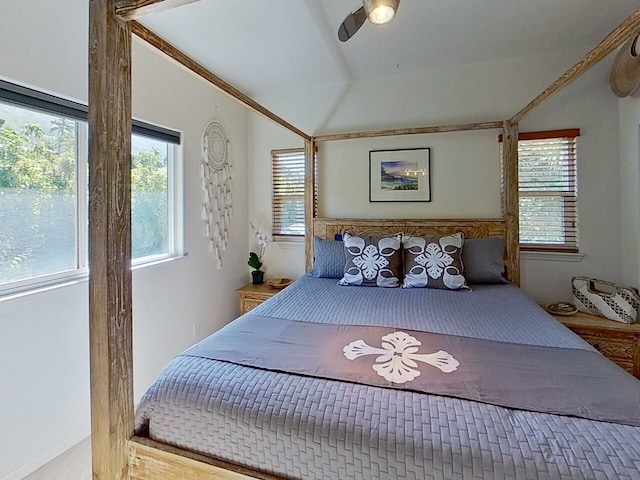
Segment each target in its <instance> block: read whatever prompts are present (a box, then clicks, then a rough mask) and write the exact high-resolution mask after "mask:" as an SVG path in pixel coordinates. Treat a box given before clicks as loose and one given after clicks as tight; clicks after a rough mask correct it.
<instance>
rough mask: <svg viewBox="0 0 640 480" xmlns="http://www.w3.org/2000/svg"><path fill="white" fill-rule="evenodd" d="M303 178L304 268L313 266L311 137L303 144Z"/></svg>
mask: <svg viewBox="0 0 640 480" xmlns="http://www.w3.org/2000/svg"><path fill="white" fill-rule="evenodd" d="M304 155H305V169H304V171H305V177H304V222H305V236H304V241H305V243H306V245H305V247H306V248H305V252H306V257H305V268H306V270H307V271H308V270H310V269H311V267H312V265H313V219H314V218H315V217H316V215H317V213H318V212H316V202H315V199H316V193H317V192H316V162H315V158H316V142H315V141H314V139H313V137H311V139H309V140H305V142H304Z"/></svg>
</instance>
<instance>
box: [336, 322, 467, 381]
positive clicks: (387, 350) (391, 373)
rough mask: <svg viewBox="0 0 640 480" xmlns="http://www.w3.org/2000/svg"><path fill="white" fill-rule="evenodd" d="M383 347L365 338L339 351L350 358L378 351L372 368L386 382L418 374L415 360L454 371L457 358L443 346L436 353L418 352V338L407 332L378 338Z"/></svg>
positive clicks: (410, 377) (458, 363)
mask: <svg viewBox="0 0 640 480" xmlns="http://www.w3.org/2000/svg"><path fill="white" fill-rule="evenodd" d="M381 340H382V344H381V345H382V348H376V347H371V346H369V345H367V344H366V343H365V342H364V340H356V341H354V342H351V343H350V344H349V345H347V346H346V347H344V348H343V349H342V351H343V352H344V356H345V357H347V358H348V359H349V360H355V359H356V358H359V357H362V356H364V355H378V357H377V358H376V359H375V361H376V362H377V365H372V368H373V369H374V370H375V371H376V372H377V373H378V375H380V376H381V377H384V379H385V380H387V381H388V382H393V383H406V382H411V381H413V380H414V379H415V378H416V377H418V376H420V370H418V369H417V368H418V364H417V363H416V362H423V363H427V364H429V365H432V366H434V367H436V368H438V369H439V370H441V371H442V372H444V373H451V372H453V371H455V370H456V369H457V368H458V367H459V366H460V362H459V361H458V360H456V359H455V358H453V356H452V355H451V354H449V353H447V352H445V351H444V350H439V351H437V352H435V353H428V354H420V353H417V352H418V347H419V346H420V345H421V343H420V341H419V340H417V339H416V338H415V337H412V336H411V335H409V334H408V333H406V332H400V331H397V332H393V333H390V334H388V335H385V336H384V337H382V338H381Z"/></svg>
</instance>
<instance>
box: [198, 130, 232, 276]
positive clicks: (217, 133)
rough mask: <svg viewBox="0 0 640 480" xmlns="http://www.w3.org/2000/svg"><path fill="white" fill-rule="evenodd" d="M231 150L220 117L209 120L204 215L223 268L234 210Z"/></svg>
mask: <svg viewBox="0 0 640 480" xmlns="http://www.w3.org/2000/svg"><path fill="white" fill-rule="evenodd" d="M230 150H231V142H230V141H229V136H228V135H227V131H226V130H225V128H224V127H223V126H222V124H221V123H220V121H219V120H213V121H211V122H209V124H208V125H207V126H206V128H205V129H204V134H203V135H202V166H201V170H202V219H203V220H204V222H205V228H204V231H205V236H206V237H207V238H208V239H209V251H210V252H211V253H212V254H213V256H214V258H215V259H216V268H217V269H218V270H220V269H221V268H222V251H223V250H225V249H226V248H227V241H228V239H229V225H230V223H231V214H232V204H231V186H232V168H231V167H232V165H231V155H230Z"/></svg>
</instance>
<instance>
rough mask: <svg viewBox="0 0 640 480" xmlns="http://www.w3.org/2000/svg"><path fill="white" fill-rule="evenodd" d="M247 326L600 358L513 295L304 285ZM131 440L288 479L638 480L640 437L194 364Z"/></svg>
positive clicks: (145, 403)
mask: <svg viewBox="0 0 640 480" xmlns="http://www.w3.org/2000/svg"><path fill="white" fill-rule="evenodd" d="M251 314H256V315H261V316H265V317H280V318H288V319H292V320H295V319H300V318H303V319H305V320H313V321H318V322H325V323H344V322H347V323H359V324H365V325H367V324H368V325H383V326H396V327H401V328H411V329H414V330H430V331H435V332H440V333H448V334H453V335H461V336H470V337H478V338H486V339H494V340H500V341H506V342H519V343H525V344H532V345H547V346H564V347H571V348H579V349H591V347H590V346H589V345H588V344H586V343H585V342H583V341H582V340H581V339H580V338H579V337H577V336H576V335H574V334H573V333H571V332H570V331H569V330H567V329H565V328H564V327H562V326H561V325H560V324H559V323H558V322H556V321H555V320H553V319H552V318H551V317H550V316H548V315H547V314H546V313H545V312H544V311H543V310H542V309H540V308H539V307H538V306H537V305H535V303H534V302H533V301H532V300H531V299H529V298H528V297H526V296H525V295H524V294H523V293H522V292H521V291H520V290H519V289H517V288H516V287H514V286H511V285H496V286H474V291H473V292H451V291H444V290H431V289H411V290H401V289H380V288H367V287H338V286H336V285H335V280H331V279H317V278H311V277H303V278H301V279H300V280H298V281H297V282H295V283H294V284H293V285H292V286H290V287H288V288H286V289H285V290H284V291H282V292H281V293H280V294H278V295H276V296H275V297H273V298H272V299H270V300H269V301H267V302H265V303H263V304H262V305H261V306H259V307H257V308H256V309H255V310H253V311H252V312H251ZM247 348H250V346H247ZM136 431H137V433H138V434H143V435H148V436H149V437H151V438H153V439H155V440H158V441H161V442H165V443H170V444H173V445H176V446H178V447H182V448H186V449H190V450H194V451H197V452H200V453H205V454H209V455H212V456H215V457H218V458H221V459H225V460H228V461H231V462H233V463H238V464H244V465H248V466H250V467H253V468H256V469H259V470H263V471H266V472H272V473H275V474H279V475H282V476H285V477H290V478H301V479H302V478H304V479H307V478H325V479H370V478H372V479H373V478H384V479H396V478H425V479H431V478H434V479H441V478H442V479H445V478H447V479H459V478H465V479H466V478H486V479H494V478H496V479H499V478H518V479H520V478H523V479H525V478H526V479H544V478H549V479H556V478H566V479H574V478H575V479H580V478H610V479H618V478H629V479H631V478H640V428H638V427H631V426H626V425H618V424H612V423H606V422H598V421H593V420H585V419H580V418H575V417H568V416H561V415H551V414H543V413H535V412H525V411H520V410H513V409H508V408H504V407H498V406H494V405H489V404H484V403H477V402H473V401H469V400H461V399H456V398H450V397H442V396H437V395H428V394H419V393H414V392H407V391H402V390H393V389H385V388H380V387H372V386H367V385H358V384H349V383H346V382H340V381H335V380H324V379H318V378H310V377H303V376H297V375H290V374H284V373H278V372H273V371H267V370H260V369H256V368H251V367H244V366H240V365H235V364H233V363H227V362H222V361H217V360H208V359H203V358H196V357H189V356H178V357H176V358H175V359H174V360H173V361H172V362H170V363H169V364H168V365H167V366H166V367H165V369H164V370H163V372H162V373H161V375H160V377H159V378H158V380H157V381H156V382H155V383H154V385H153V386H152V387H151V388H150V389H149V391H148V392H147V393H146V394H145V395H144V397H143V399H142V401H141V403H140V405H139V406H138V408H137V412H136Z"/></svg>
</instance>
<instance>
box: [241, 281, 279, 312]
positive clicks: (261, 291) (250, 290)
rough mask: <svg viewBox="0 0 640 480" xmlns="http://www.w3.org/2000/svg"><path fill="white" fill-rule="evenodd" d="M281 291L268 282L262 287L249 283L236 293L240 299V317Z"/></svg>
mask: <svg viewBox="0 0 640 480" xmlns="http://www.w3.org/2000/svg"><path fill="white" fill-rule="evenodd" d="M279 291H280V290H278V289H277V288H273V287H272V286H271V285H269V284H268V283H266V282H265V283H261V284H260V285H254V284H253V283H248V284H247V285H245V286H244V287H242V288H239V289H238V290H236V292H237V293H238V297H239V298H240V315H244V314H245V313H247V312H248V311H249V310H251V309H252V308H255V307H257V306H258V305H260V304H261V303H262V302H264V301H265V300H268V299H269V298H271V297H273V296H274V295H275V294H276V293H278V292H279Z"/></svg>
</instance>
